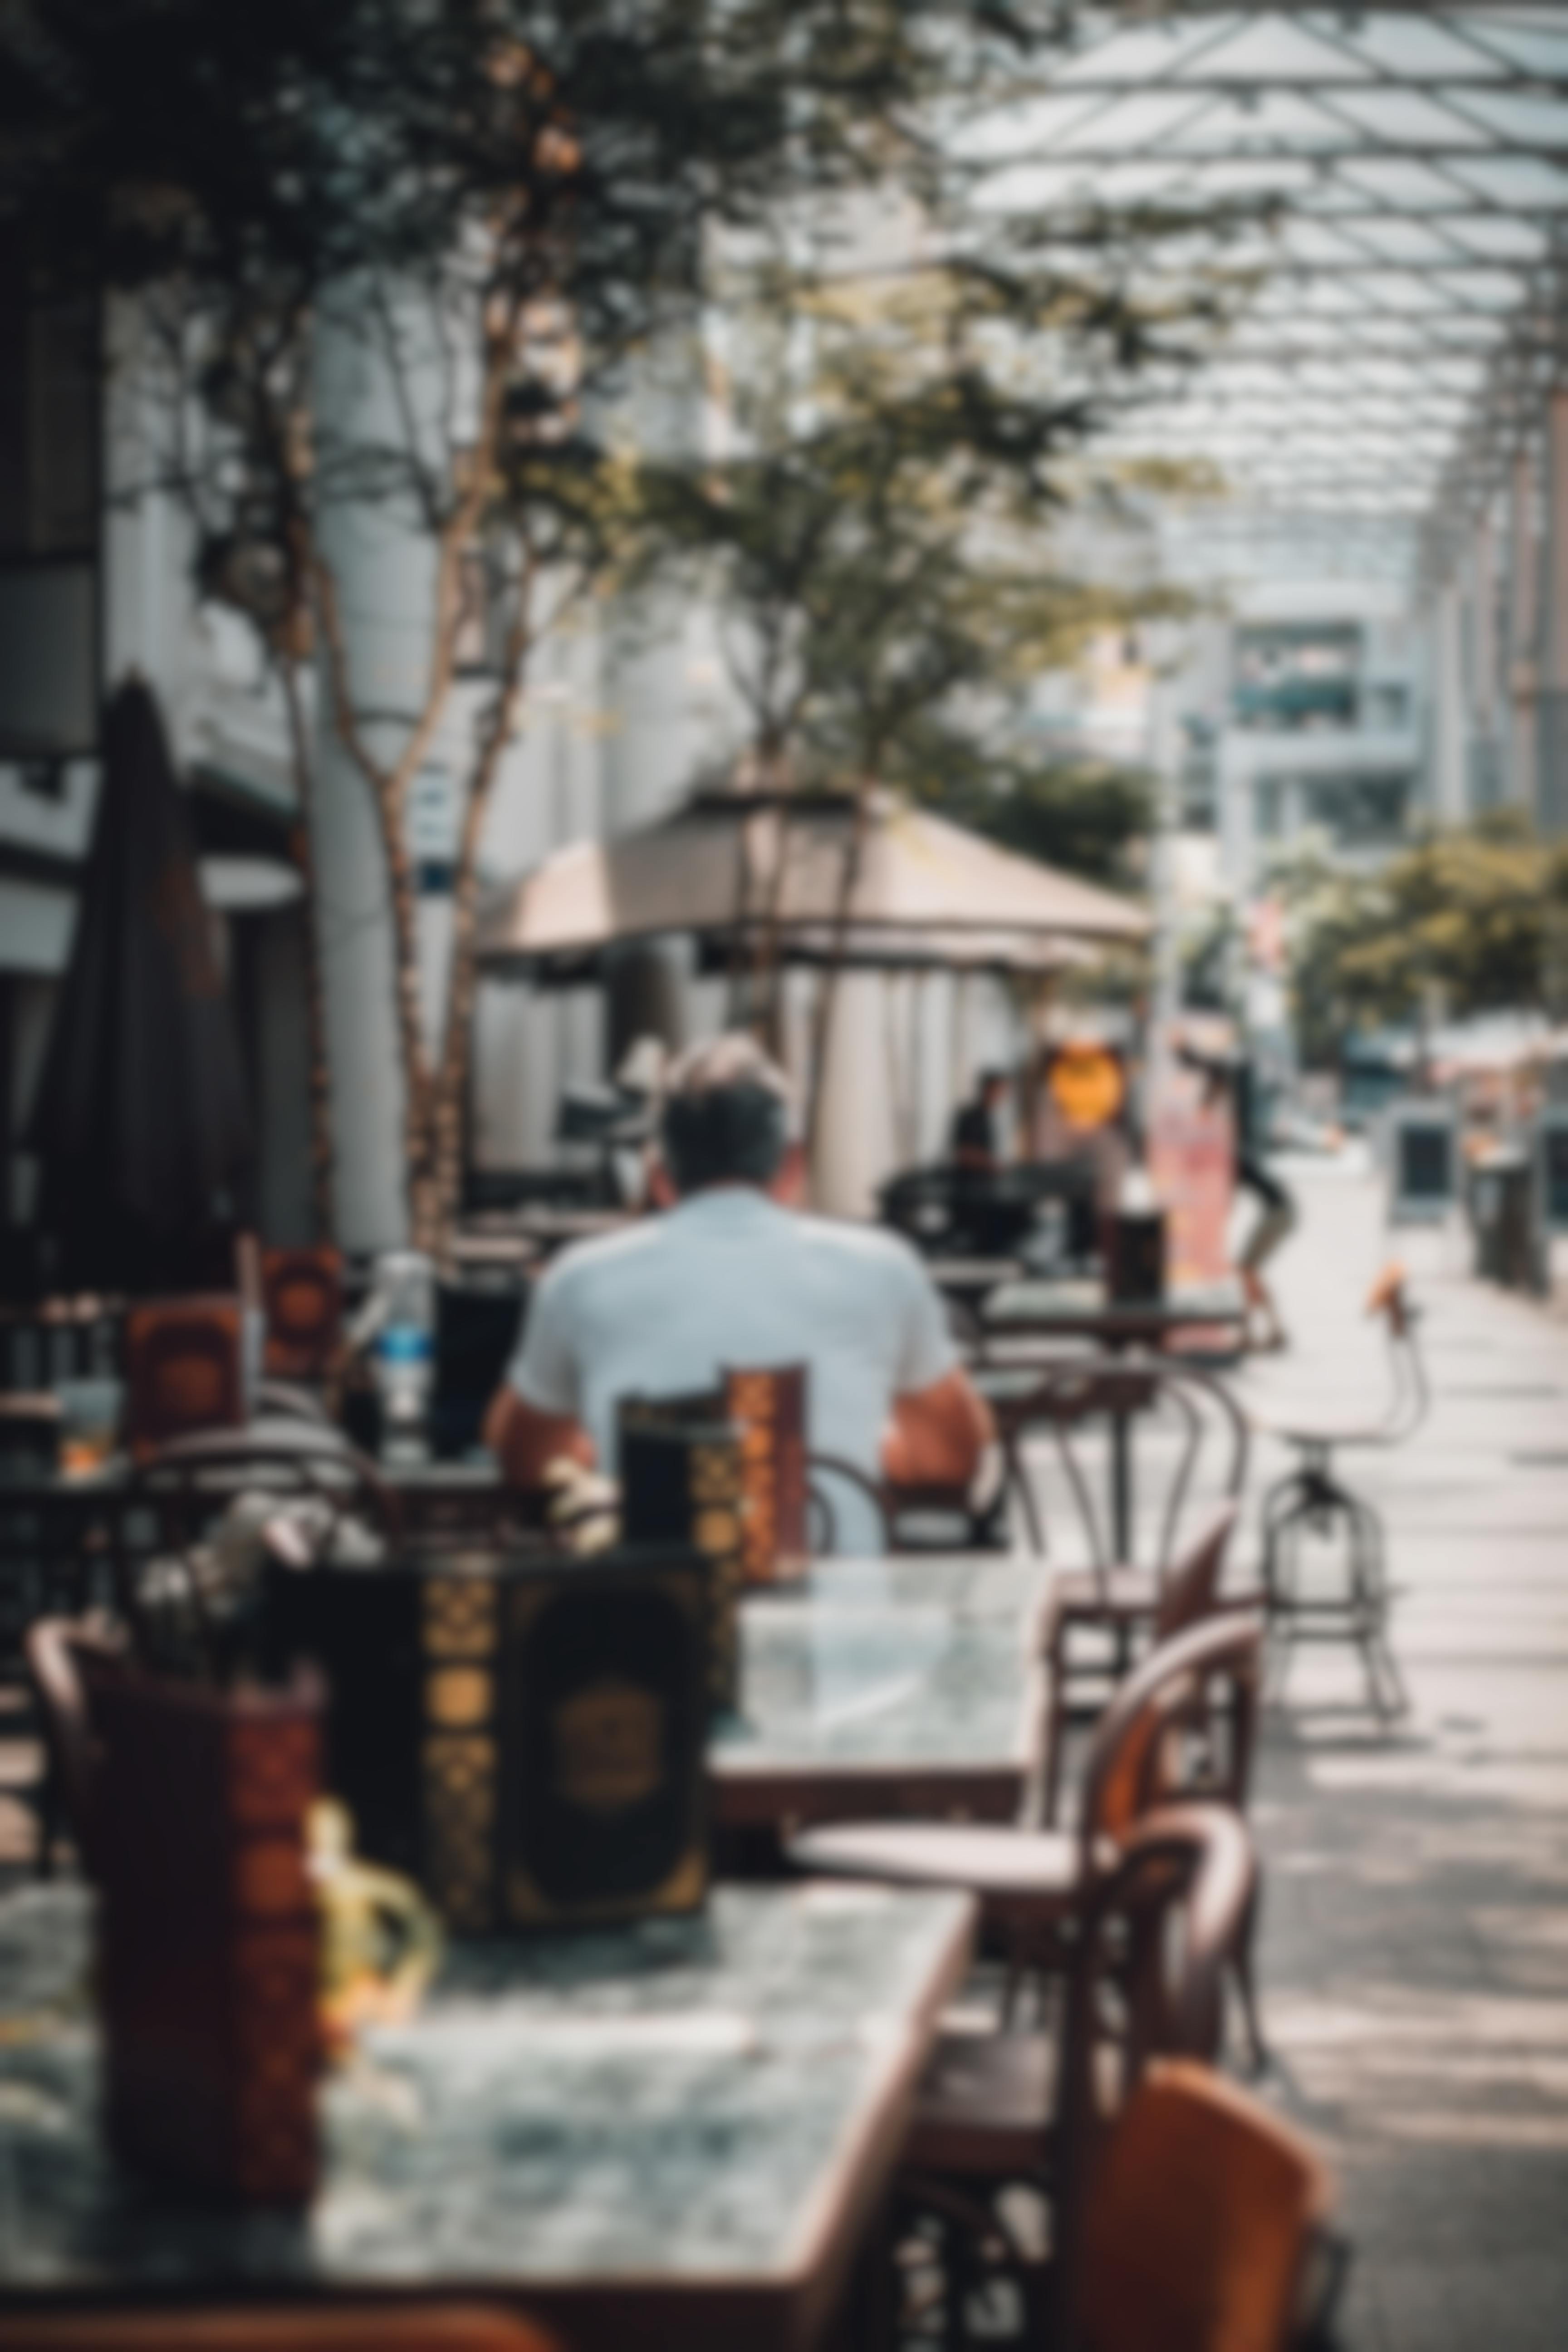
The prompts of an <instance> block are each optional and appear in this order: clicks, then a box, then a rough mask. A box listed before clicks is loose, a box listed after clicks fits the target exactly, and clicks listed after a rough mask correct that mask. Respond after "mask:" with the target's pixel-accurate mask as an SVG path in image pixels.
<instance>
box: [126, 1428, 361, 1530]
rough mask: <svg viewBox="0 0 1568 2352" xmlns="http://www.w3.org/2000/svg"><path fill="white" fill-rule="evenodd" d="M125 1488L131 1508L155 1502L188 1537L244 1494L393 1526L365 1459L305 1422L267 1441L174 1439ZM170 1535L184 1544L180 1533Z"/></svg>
mask: <svg viewBox="0 0 1568 2352" xmlns="http://www.w3.org/2000/svg"><path fill="white" fill-rule="evenodd" d="M132 1484H133V1487H134V1490H135V1494H136V1496H137V1498H138V1500H140V1501H142V1502H149V1501H157V1502H159V1503H160V1504H161V1505H162V1506H163V1507H164V1509H165V1511H166V1512H167V1513H168V1514H169V1515H170V1516H171V1517H172V1518H173V1519H174V1520H175V1521H178V1522H181V1523H183V1522H184V1521H186V1520H188V1521H191V1522H192V1523H193V1525H192V1534H193V1535H194V1533H195V1532H196V1531H198V1529H197V1527H196V1523H198V1522H199V1521H200V1520H201V1519H202V1518H203V1517H213V1516H215V1515H216V1514H217V1513H219V1512H221V1511H222V1510H223V1508H224V1507H225V1505H226V1503H227V1502H228V1500H229V1499H230V1498H231V1497H232V1496H234V1495H236V1494H237V1493H238V1492H240V1491H241V1490H242V1489H243V1488H245V1487H247V1486H252V1487H276V1488H277V1489H278V1490H279V1493H280V1494H291V1495H310V1496H319V1497H320V1498H321V1500H323V1501H324V1502H327V1503H329V1504H330V1505H331V1507H332V1509H333V1512H334V1515H336V1516H341V1515H342V1513H343V1512H345V1511H350V1510H357V1511H361V1512H363V1514H364V1515H365V1516H366V1517H368V1518H370V1519H371V1520H372V1521H373V1522H374V1525H375V1526H376V1527H377V1528H380V1529H381V1530H382V1531H383V1532H392V1531H394V1530H395V1528H396V1525H397V1517H398V1511H397V1497H396V1495H395V1492H394V1490H393V1488H392V1487H391V1486H388V1485H387V1483H386V1481H385V1479H384V1477H383V1476H382V1475H381V1472H380V1470H379V1469H378V1468H377V1466H376V1465H375V1464H374V1462H373V1461H372V1460H371V1459H370V1456H369V1455H368V1454H362V1453H360V1452H359V1451H358V1449H357V1448H356V1447H354V1446H353V1445H351V1444H349V1443H348V1441H347V1439H346V1438H343V1437H341V1436H340V1435H339V1434H338V1433H337V1431H336V1430H332V1429H321V1428H318V1427H317V1426H316V1425H314V1424H313V1423H310V1422H305V1421H301V1422H300V1423H297V1424H295V1425H294V1426H293V1428H292V1429H291V1430H289V1431H287V1432H286V1431H282V1430H280V1431H279V1432H278V1433H275V1434H271V1435H268V1436H256V1435H253V1434H252V1433H250V1432H248V1431H246V1430H243V1429H240V1430H226V1429H216V1430H206V1431H198V1432H195V1433H193V1434H192V1435H191V1436H189V1437H183V1438H177V1439H175V1440H174V1442H173V1443H172V1444H168V1445H163V1446H160V1447H159V1449H158V1451H157V1452H156V1453H155V1454H152V1455H150V1456H149V1457H148V1458H147V1459H146V1460H145V1461H143V1462H142V1463H141V1464H140V1465H138V1467H137V1471H136V1475H135V1477H134V1480H133V1482H132ZM175 1535H176V1538H179V1539H184V1540H187V1541H188V1540H190V1539H192V1538H191V1536H186V1535H184V1534H183V1526H182V1527H177V1528H176V1529H175Z"/></svg>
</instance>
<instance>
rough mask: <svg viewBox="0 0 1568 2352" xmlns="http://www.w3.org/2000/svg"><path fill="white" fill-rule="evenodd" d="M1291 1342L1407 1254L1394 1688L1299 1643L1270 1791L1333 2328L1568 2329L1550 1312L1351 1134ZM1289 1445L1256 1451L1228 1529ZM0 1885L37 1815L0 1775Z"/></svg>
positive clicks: (1291, 2010) (1338, 1391) (1341, 1359)
mask: <svg viewBox="0 0 1568 2352" xmlns="http://www.w3.org/2000/svg"><path fill="white" fill-rule="evenodd" d="M1288 1173H1289V1181H1291V1183H1292V1185H1293V1187H1294V1188H1295V1190H1296V1191H1297V1192H1298V1196H1299V1198H1300V1202H1301V1206H1302V1211H1303V1216H1302V1223H1301V1228H1300V1233H1299V1234H1298V1236H1297V1237H1296V1239H1295V1240H1294V1241H1293V1242H1292V1243H1291V1244H1289V1247H1288V1249H1287V1250H1286V1251H1285V1253H1284V1254H1283V1255H1282V1257H1281V1259H1280V1260H1279V1291H1280V1295H1281V1298H1282V1301H1283V1303H1284V1306H1285V1309H1286V1314H1287V1318H1288V1320H1289V1325H1290V1327H1291V1330H1292V1333H1293V1338H1294V1345H1293V1347H1292V1349H1290V1350H1289V1352H1288V1353H1287V1354H1285V1355H1283V1356H1280V1357H1279V1358H1275V1359H1271V1360H1264V1361H1261V1362H1255V1363H1254V1364H1253V1365H1252V1366H1250V1367H1249V1368H1248V1370H1247V1373H1246V1375H1245V1378H1244V1381H1243V1383H1242V1385H1243V1389H1244V1391H1245V1393H1246V1395H1247V1398H1248V1400H1249V1401H1251V1402H1256V1403H1258V1404H1259V1405H1263V1404H1274V1403H1278V1404H1279V1405H1280V1406H1283V1405H1285V1404H1286V1403H1287V1402H1289V1403H1291V1404H1295V1403H1300V1404H1302V1405H1303V1406H1304V1407H1305V1408H1306V1409H1307V1410H1309V1411H1312V1412H1323V1413H1325V1414H1327V1415H1329V1416H1331V1417H1332V1418H1333V1419H1335V1420H1343V1419H1350V1418H1352V1417H1354V1416H1355V1415H1356V1414H1357V1413H1358V1412H1360V1411H1361V1410H1362V1409H1363V1407H1364V1408H1365V1410H1366V1411H1367V1412H1368V1413H1369V1414H1372V1413H1374V1412H1376V1410H1377V1409H1378V1407H1379V1406H1380V1404H1381V1402H1382V1401H1383V1399H1384V1393H1385V1390H1384V1377H1385V1376H1384V1360H1383V1356H1382V1351H1381V1348H1380V1345H1379V1340H1378V1336H1377V1332H1376V1330H1375V1328H1374V1327H1373V1326H1372V1325H1370V1324H1369V1323H1367V1322H1366V1321H1365V1319H1364V1318H1363V1314H1362V1302H1363V1297H1364V1295H1365V1292H1366V1289H1367V1286H1368V1285H1369V1283H1370V1281H1371V1278H1372V1276H1373V1274H1374V1273H1375V1271H1376V1270H1377V1268H1378V1266H1379V1265H1381V1264H1382V1263H1383V1262H1384V1259H1385V1257H1387V1256H1388V1255H1392V1254H1395V1252H1394V1248H1393V1247H1392V1246H1391V1244H1397V1251H1396V1254H1397V1255H1400V1256H1401V1257H1402V1259H1403V1260H1404V1262H1405V1265H1406V1267H1407V1270H1408V1272H1409V1274H1410V1276H1411V1277H1412V1283H1413V1287H1414V1293H1415V1297H1416V1299H1417V1301H1418V1302H1419V1304H1420V1305H1421V1307H1422V1308H1423V1309H1424V1320H1423V1323H1422V1327H1421V1328H1422V1335H1423V1341H1424V1345H1425V1348H1426V1357H1427V1361H1428V1365H1429V1369H1430V1371H1431V1375H1432V1380H1433V1385H1434V1389H1435V1391H1436V1402H1435V1406H1434V1410H1433V1412H1432V1415H1431V1417H1430V1419H1429V1420H1428V1422H1427V1423H1426V1426H1425V1427H1424V1428H1423V1429H1422V1430H1421V1432H1420V1433H1418V1435H1417V1436H1416V1437H1415V1440H1414V1441H1413V1442H1412V1443H1411V1444H1409V1445H1408V1446H1407V1447H1405V1449H1404V1450H1402V1451H1401V1452H1399V1453H1397V1454H1390V1455H1388V1456H1385V1457H1383V1458H1382V1459H1379V1458H1377V1457H1371V1458H1370V1460H1369V1462H1368V1464H1367V1465H1366V1466H1365V1469H1364V1474H1363V1472H1362V1471H1361V1468H1360V1465H1358V1475H1363V1484H1364V1486H1365V1489H1366V1491H1367V1492H1368V1493H1369V1494H1371V1495H1372V1496H1373V1498H1374V1499H1375V1500H1376V1501H1378V1502H1379V1504H1380V1505H1381V1506H1382V1507H1383V1508H1384V1512H1385V1516H1386V1522H1387V1532H1388V1539H1389V1561H1390V1570H1391V1576H1392V1580H1393V1582H1394V1588H1395V1591H1396V1595H1397V1598H1396V1601H1395V1606H1394V1643H1395V1646H1396V1649H1397V1651H1398V1654H1399V1657H1400V1660H1401V1663H1402V1665H1403V1667H1404V1670H1405V1677H1406V1680H1407V1682H1408V1684H1409V1686H1410V1691H1411V1695H1412V1699H1413V1705H1412V1708H1411V1712H1410V1714H1409V1716H1408V1717H1407V1718H1405V1720H1404V1721H1403V1722H1402V1723H1401V1724H1400V1725H1399V1726H1398V1727H1397V1728H1396V1729H1395V1730H1394V1732H1392V1733H1390V1734H1384V1733H1382V1732H1380V1731H1379V1729H1378V1727H1377V1726H1376V1724H1375V1721H1374V1719H1373V1717H1371V1716H1370V1714H1369V1713H1368V1712H1367V1710H1366V1708H1365V1706H1364V1704H1363V1697H1362V1692H1361V1685H1360V1681H1359V1675H1358V1669H1357V1667H1356V1664H1355V1662H1354V1659H1353V1657H1352V1655H1351V1654H1349V1653H1346V1652H1342V1651H1340V1650H1338V1649H1324V1650H1318V1651H1303V1652H1302V1653H1301V1654H1300V1656H1299V1657H1298V1659H1297V1661H1296V1663H1295V1664H1294V1665H1293V1667H1292V1669H1291V1672H1290V1675H1289V1682H1288V1684H1287V1686H1286V1703H1285V1705H1284V1706H1274V1707H1272V1708H1271V1709H1270V1712H1269V1716H1268V1723H1267V1728H1266V1736H1265V1747H1264V1755H1263V1759H1262V1766H1261V1771H1260V1777H1259V1786H1258V1803H1257V1809H1256V1819H1257V1827H1258V1837H1259V1843H1260V1845H1261V1848H1262V1852H1263V1855H1264V1860H1265V1867H1266V1906H1267V1907H1266V1915H1265V1922H1264V1948H1263V1954H1262V1969H1261V1978H1262V1985H1263V1990H1264V1999H1265V2023H1266V2028H1267V2031H1268V2039H1269V2042H1270V2045H1271V2049H1272V2053H1273V2059H1274V2065H1273V2072H1272V2075H1271V2078H1270V2086H1271V2090H1272V2094H1273V2095H1277V2096H1279V2098H1280V2099H1281V2100H1282V2101H1283V2103H1284V2104H1285V2105H1287V2106H1288V2107H1289V2109H1290V2110H1291V2111H1292V2112H1293V2113H1294V2114H1295V2115H1296V2116H1298V2117H1299V2118H1300V2120H1301V2121H1302V2122H1303V2123H1305V2124H1306V2125H1307V2126H1309V2128H1310V2130H1311V2131H1312V2132H1313V2133H1314V2134H1315V2135H1316V2136H1317V2137H1318V2138H1319V2140H1320V2142H1321V2145H1322V2146H1323V2147H1324V2149H1325V2151H1326V2152H1327V2154H1328V2155H1329V2156H1330V2158H1331V2160H1332V2163H1333V2165H1334V2168H1335V2169H1336V2171H1337V2173H1338V2176H1339V2179H1340V2181H1341V2184H1342V2196H1343V2218H1344V2221H1345V2225H1346V2228H1347V2231H1348V2233H1349V2235H1350V2236H1351V2237H1352V2240H1353V2242H1354V2245H1355V2250H1356V2251H1355V2260H1354V2266H1353V2269H1352V2276H1351V2282H1350V2286H1349V2291H1348V2300H1347V2305H1346V2308H1345V2313H1344V2326H1343V2330H1342V2341H1343V2345H1344V2352H1449V2347H1454V2352H1459V2347H1464V2352H1475V2347H1478V2346H1481V2347H1486V2352H1536V2347H1540V2352H1547V2347H1551V2352H1561V2347H1562V2346H1563V2344H1564V2343H1568V1319H1560V1318H1554V1317H1553V1316H1552V1313H1551V1312H1550V1311H1549V1310H1547V1309H1545V1308H1543V1307H1540V1306H1538V1305H1535V1304H1531V1303H1527V1302H1524V1301H1521V1300H1519V1299H1516V1298H1513V1297H1506V1296H1504V1295H1502V1294H1500V1293H1498V1292H1495V1291H1493V1290H1490V1289H1489V1288H1487V1287H1485V1286H1481V1285H1479V1284H1477V1283H1476V1282H1474V1281H1473V1280H1471V1279H1470V1278H1469V1276H1468V1249H1467V1247H1466V1245H1465V1244H1464V1242H1463V1240H1462V1239H1461V1237H1460V1236H1459V1235H1458V1234H1457V1233H1455V1234H1441V1235H1440V1234H1432V1233H1422V1234H1414V1235H1406V1234H1400V1235H1396V1236H1392V1237H1391V1236H1390V1235H1389V1234H1387V1233H1386V1232H1385V1231H1384V1227H1383V1223H1382V1199H1381V1192H1380V1190H1379V1188H1378V1187H1377V1185H1376V1184H1375V1182H1374V1181H1373V1179H1372V1177H1371V1176H1370V1174H1369V1173H1368V1172H1367V1171H1366V1168H1365V1166H1364V1163H1363V1161H1362V1160H1359V1159H1357V1158H1355V1157H1352V1156H1351V1155H1347V1156H1346V1157H1345V1158H1344V1159H1343V1160H1337V1161H1313V1162H1307V1161H1302V1162H1299V1163H1297V1164H1296V1165H1295V1166H1293V1167H1292V1168H1290V1169H1289V1171H1288ZM1276 1466H1277V1457H1276V1454H1275V1451H1274V1449H1273V1448H1271V1447H1270V1446H1268V1445H1267V1444H1266V1445H1264V1446H1263V1447H1262V1448H1261V1449H1260V1452H1259V1454H1258V1457H1256V1458H1255V1463H1254V1472H1253V1479H1252V1506H1251V1507H1250V1508H1249V1513H1248V1521H1247V1539H1246V1541H1245V1543H1244V1545H1243V1546H1242V1548H1241V1564H1242V1567H1243V1569H1244V1570H1246V1569H1247V1568H1249V1567H1250V1566H1251V1564H1252V1559H1253V1557H1254V1556H1255V1552H1256V1537H1255V1528H1256V1516H1255V1513H1256V1500H1257V1496H1258V1493H1259V1491H1260V1488H1261V1484H1262V1482H1263V1481H1264V1479H1266V1478H1267V1477H1268V1475H1271V1474H1272V1472H1273V1470H1274V1468H1275V1467H1276ZM20 1763H21V1759H19V1758H18V1757H17V1755H16V1751H15V1749H12V1750H10V1751H9V1752H7V1750H6V1748H5V1742H4V1739H3V1738H0V1885H3V1884H5V1882H6V1881H13V1882H14V1880H15V1878H16V1876H17V1875H18V1874H20V1870H21V1866H22V1855H23V1853H24V1851H25V1817H24V1816H23V1814H22V1811H21V1809H20V1808H19V1807H17V1806H16V1805H14V1804H12V1803H10V1802H8V1801H6V1800H5V1795H4V1783H5V1780H7V1779H13V1778H14V1777H15V1775H16V1769H18V1768H19V1766H20Z"/></svg>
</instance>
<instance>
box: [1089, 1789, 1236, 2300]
mask: <svg viewBox="0 0 1568 2352" xmlns="http://www.w3.org/2000/svg"><path fill="white" fill-rule="evenodd" d="M1256 1884H1257V1860H1256V1856H1255V1854H1254V1853H1253V1848H1252V1841H1251V1839H1250V1837H1249V1836H1248V1834H1247V1827H1246V1824H1245V1822H1242V1821H1241V1819H1240V1818H1239V1816H1238V1815H1237V1814H1236V1813H1234V1812H1231V1811H1228V1810H1227V1809H1226V1808H1225V1807H1222V1806H1218V1805H1174V1806H1162V1807H1160V1808H1159V1809H1158V1810H1157V1811H1154V1812H1152V1813H1150V1814H1149V1815H1148V1816H1147V1817H1146V1818H1145V1819H1144V1820H1143V1821H1142V1822H1140V1823H1139V1824H1138V1826H1137V1828H1136V1829H1135V1830H1134V1831H1133V1832H1132V1833H1131V1836H1130V1837H1129V1839H1128V1841H1127V1843H1126V1845H1125V1847H1124V1848H1123V1850H1122V1853H1121V1858H1120V1860H1119V1861H1118V1863H1117V1864H1116V1867H1115V1868H1114V1869H1113V1870H1110V1871H1107V1872H1105V1873H1104V1874H1102V1876H1101V1877H1100V1881H1099V1883H1098V1885H1097V1886H1096V1889H1095V1893H1094V1895H1093V1897H1092V1899H1091V1901H1090V1902H1089V1905H1088V1906H1086V1908H1085V1911H1084V1914H1083V1917H1082V1920H1081V1923H1080V1932H1079V1936H1078V1937H1077V1939H1076V1941H1075V1944H1074V1948H1073V1958H1072V1966H1071V1969H1070V1971H1069V1973H1068V1983H1067V1993H1066V1999H1065V2000H1064V2001H1063V2003H1062V2011H1061V2026H1060V2033H1059V2040H1058V2071H1057V2079H1058V2085H1059V2090H1058V2149H1057V2162H1056V2165H1055V2167H1054V2168H1053V2169H1054V2172H1055V2177H1056V2179H1057V2183H1058V2187H1057V2200H1058V2212H1057V2242H1058V2246H1059V2247H1061V2248H1062V2249H1063V2250H1064V2254H1065V2255H1066V2256H1067V2257H1068V2259H1069V2260H1070V2252H1071V2249H1072V2246H1073V2244H1074V2242H1075V2239H1076V2234H1077V2224H1078V2220H1079V2207H1080V2202H1081V2200H1082V2197H1083V2195H1084V2191H1085V2187H1086V2184H1087V2183H1088V2182H1089V2180H1090V2179H1091V2178H1092V2176H1093V2172H1094V2167H1095V2163H1096V2160H1097V2158H1098V2157H1099V2156H1100V2151H1101V2149H1102V2147H1104V2144H1105V2142H1106V2139H1107V2137H1108V2136H1109V2135H1110V2133H1111V2132H1112V2131H1113V2130H1114V2128H1115V2126H1116V2123H1117V2120H1118V2118H1119V2117H1120V2116H1121V2114H1122V2113H1123V2112H1124V2111H1125V2109H1126V2106H1127V2103H1128V2101H1129V2100H1130V2099H1131V2098H1132V2097H1133V2096H1134V2095H1135V2094H1136V2092H1137V2089H1138V2085H1139V2084H1140V2083H1141V2082H1142V2079H1143V2077H1144V2074H1145V2073H1146V2072H1147V2070H1148V2068H1149V2067H1150V2065H1151V2064H1152V2063H1155V2062H1156V2061H1157V2060H1159V2059H1161V2058H1173V2057H1181V2058H1191V2059H1196V2060H1198V2061H1200V2062H1202V2063H1205V2064H1208V2063H1213V2062H1214V2061H1215V2059H1217V2057H1218V2056H1219V2053H1220V2049H1221V2045H1222V2042H1223V2040H1224V2030H1225V1971H1226V1966H1227V1964H1228V1963H1229V1962H1230V1961H1231V1960H1232V1959H1233V1958H1234V1955H1235V1952H1236V1950H1237V1946H1238V1944H1239V1943H1240V1942H1241V1940H1242V1939H1243V1937H1244V1936H1245V1934H1246V1930H1247V1920H1248V1916H1249V1909H1250V1906H1251V1903H1252V1900H1253V1895H1254V1891H1255V1887H1256ZM1058 2291H1059V2290H1058Z"/></svg>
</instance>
